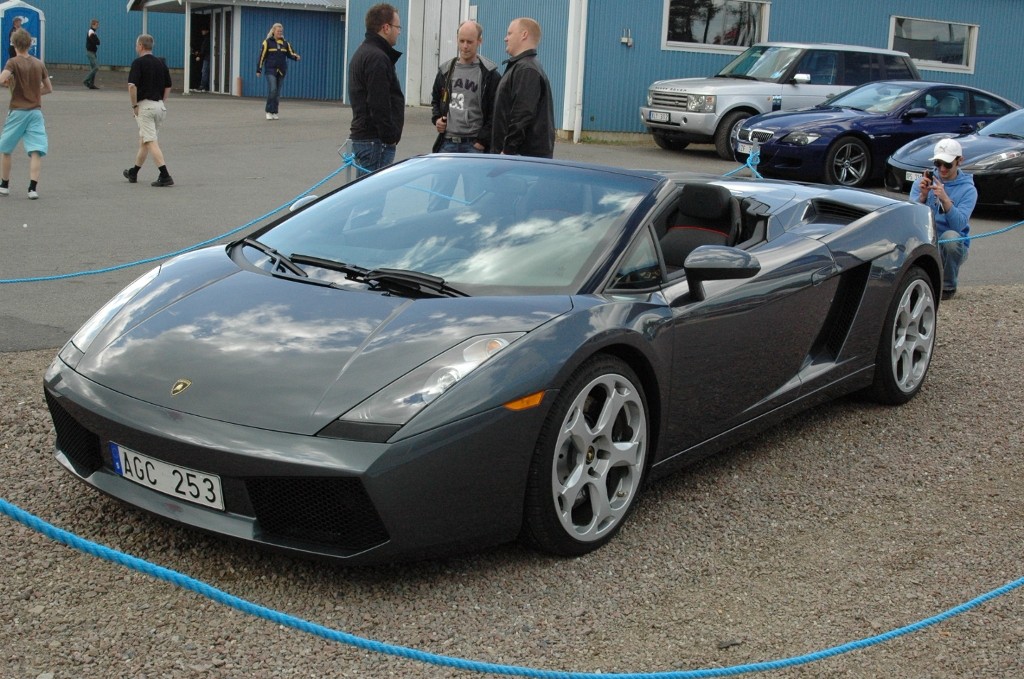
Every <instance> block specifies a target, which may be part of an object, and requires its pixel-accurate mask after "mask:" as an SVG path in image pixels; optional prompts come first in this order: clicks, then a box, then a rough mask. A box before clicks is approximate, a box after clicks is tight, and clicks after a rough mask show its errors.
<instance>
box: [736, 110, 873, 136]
mask: <svg viewBox="0 0 1024 679" xmlns="http://www.w3.org/2000/svg"><path fill="white" fill-rule="evenodd" d="M865 117H873V116H872V114H870V113H865V112H864V111H857V110H854V109H852V108H838V107H833V106H827V107H821V108H808V109H801V110H799V111H775V112H774V113H763V114H761V115H758V116H753V117H752V118H749V119H748V120H747V121H745V122H744V123H743V127H746V128H751V129H753V128H755V127H756V128H758V129H761V130H772V131H778V130H795V129H800V128H815V129H819V130H821V129H824V128H827V127H829V126H843V127H845V126H846V125H848V124H849V123H850V122H851V121H854V120H858V119H862V118H865Z"/></svg>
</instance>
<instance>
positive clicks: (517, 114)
mask: <svg viewBox="0 0 1024 679" xmlns="http://www.w3.org/2000/svg"><path fill="white" fill-rule="evenodd" d="M540 37H541V33H540V24H538V23H537V22H536V21H534V20H533V19H529V18H519V19H513V20H512V23H510V24H509V25H508V33H506V34H505V51H506V52H507V53H508V55H509V57H510V58H509V60H508V61H506V62H505V63H506V64H508V65H507V66H506V67H505V74H504V75H503V76H502V77H501V82H500V83H499V84H498V91H497V93H496V94H495V97H494V123H493V129H492V133H491V151H492V152H493V153H504V154H507V155H521V156H537V157H540V158H550V157H552V156H553V155H554V152H555V109H554V103H553V101H552V99H551V83H550V82H548V76H547V74H546V73H544V68H543V67H542V66H541V64H540V60H539V59H538V58H537V45H539V44H540Z"/></svg>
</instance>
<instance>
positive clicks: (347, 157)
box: [0, 154, 365, 285]
mask: <svg viewBox="0 0 1024 679" xmlns="http://www.w3.org/2000/svg"><path fill="white" fill-rule="evenodd" d="M342 159H343V160H344V161H345V162H344V163H343V164H342V166H341V167H339V168H338V169H337V170H334V171H333V172H331V173H330V174H328V175H327V176H326V177H324V178H323V179H321V180H320V181H318V182H317V183H316V184H313V186H311V187H309V188H308V189H306V190H305V191H303V192H302V193H300V194H299V195H297V196H295V198H292V199H291V200H290V201H288V202H287V203H284V204H283V205H280V206H278V207H276V208H274V209H273V210H271V211H270V212H268V213H266V214H264V215H262V216H260V217H257V218H256V219H253V220H250V221H248V222H246V223H245V224H243V225H241V226H239V227H237V228H234V229H231V230H230V231H228V232H226V233H222V234H221V235H219V236H215V237H213V238H210V239H208V240H204V241H202V242H201V243H196V244H194V245H190V246H188V247H187V248H182V249H180V250H175V251H174V252H170V253H167V254H165V255H158V256H156V257H148V258H146V259H139V260H136V261H134V262H127V263H125V264H116V265H114V266H108V267H105V268H102V269H91V270H88V271H76V272H73V273H64V274H56V275H53V276H36V277H33V278H8V279H0V285H9V284H12V283H41V282H44V281H59V280H64V279H66V278H81V277H83V276H94V275H97V274H103V273H111V272H113V271H120V270H122V269H128V268H131V267H133V266H141V265H143V264H152V263H153V262H159V261H161V260H164V259H170V258H171V257H176V256H178V255H183V254H185V253H186V252H191V251H192V250H197V249H199V248H201V247H205V246H207V245H212V244H213V243H216V242H217V241H219V240H221V239H224V238H227V237H228V236H233V235H235V234H236V233H238V232H239V231H244V230H245V229H248V228H250V227H251V226H253V225H255V224H259V223H260V222H262V221H263V220H264V219H267V218H268V217H272V216H273V215H275V214H277V213H278V212H280V211H281V210H284V209H285V208H287V207H288V206H289V205H291V204H292V203H294V202H295V201H297V200H298V199H300V198H302V197H304V196H307V195H309V194H310V193H311V192H313V191H315V190H316V189H318V188H319V187H321V186H323V185H324V184H325V183H327V182H329V181H330V180H332V179H334V178H335V177H336V176H338V175H339V174H340V173H342V172H344V171H345V170H346V169H348V168H349V167H355V168H356V169H359V170H362V169H363V168H361V167H359V165H357V164H356V162H355V156H354V155H352V154H343V155H342ZM364 171H365V170H364Z"/></svg>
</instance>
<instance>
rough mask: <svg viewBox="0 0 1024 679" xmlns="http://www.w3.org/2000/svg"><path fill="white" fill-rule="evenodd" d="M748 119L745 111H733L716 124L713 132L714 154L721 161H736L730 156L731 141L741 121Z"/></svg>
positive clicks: (748, 115)
mask: <svg viewBox="0 0 1024 679" xmlns="http://www.w3.org/2000/svg"><path fill="white" fill-rule="evenodd" d="M749 117H750V114H749V113H747V112H746V111H733V112H732V113H730V114H729V115H727V116H726V117H725V118H723V119H722V122H721V123H719V124H718V129H716V130H715V152H716V153H718V157H719V158H721V159H722V160H736V158H735V157H734V156H733V154H732V140H733V138H734V137H735V136H736V134H735V133H736V132H738V131H739V128H740V125H742V124H743V121H744V120H746V119H747V118H749Z"/></svg>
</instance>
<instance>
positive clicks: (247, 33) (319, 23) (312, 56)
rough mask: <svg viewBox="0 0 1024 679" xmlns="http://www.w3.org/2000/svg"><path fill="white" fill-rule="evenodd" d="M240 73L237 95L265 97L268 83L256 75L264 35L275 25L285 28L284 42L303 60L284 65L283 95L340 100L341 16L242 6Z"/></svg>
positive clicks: (342, 65) (343, 24) (240, 10)
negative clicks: (286, 73) (285, 74)
mask: <svg viewBox="0 0 1024 679" xmlns="http://www.w3.org/2000/svg"><path fill="white" fill-rule="evenodd" d="M236 11H239V12H241V23H242V26H241V35H242V43H241V50H242V53H241V65H240V68H241V73H240V74H239V75H241V77H242V96H245V97H262V96H266V93H267V89H266V88H267V85H266V82H265V81H264V80H263V78H257V77H256V64H257V63H258V62H259V58H260V47H261V45H262V44H263V39H264V38H266V37H267V31H269V30H270V27H271V26H272V25H274V24H275V23H280V24H282V25H283V26H284V37H285V40H287V41H288V42H290V43H291V44H292V49H294V50H295V52H296V53H297V54H298V55H299V56H301V57H302V59H301V60H299V61H290V62H288V76H287V77H286V78H285V84H284V87H283V89H282V94H283V96H284V97H285V98H287V97H301V98H302V99H322V100H327V101H336V100H339V99H341V97H342V79H343V76H344V73H345V64H344V61H343V59H342V55H343V54H344V46H345V22H344V21H342V17H343V15H341V14H337V13H333V12H303V11H299V10H281V9H264V8H260V7H241V8H239V9H238V10H236Z"/></svg>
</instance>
